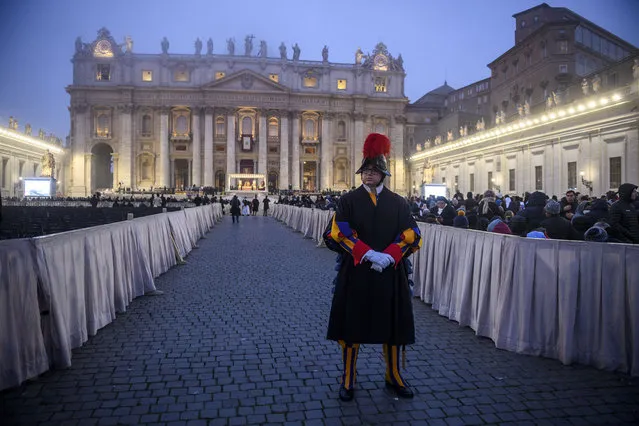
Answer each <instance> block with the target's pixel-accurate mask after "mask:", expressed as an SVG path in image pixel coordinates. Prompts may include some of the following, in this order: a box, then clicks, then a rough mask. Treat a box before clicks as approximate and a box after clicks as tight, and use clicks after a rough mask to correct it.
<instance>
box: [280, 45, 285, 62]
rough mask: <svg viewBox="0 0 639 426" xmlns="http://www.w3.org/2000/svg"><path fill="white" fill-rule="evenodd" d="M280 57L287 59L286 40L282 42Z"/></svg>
mask: <svg viewBox="0 0 639 426" xmlns="http://www.w3.org/2000/svg"><path fill="white" fill-rule="evenodd" d="M280 58H282V59H286V45H285V44H284V42H282V44H280Z"/></svg>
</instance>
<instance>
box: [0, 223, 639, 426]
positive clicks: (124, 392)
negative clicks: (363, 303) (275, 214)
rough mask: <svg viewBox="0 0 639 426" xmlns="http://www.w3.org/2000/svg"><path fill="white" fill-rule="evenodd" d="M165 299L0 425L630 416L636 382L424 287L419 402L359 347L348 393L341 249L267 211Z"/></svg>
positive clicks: (185, 273) (16, 394)
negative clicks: (351, 394)
mask: <svg viewBox="0 0 639 426" xmlns="http://www.w3.org/2000/svg"><path fill="white" fill-rule="evenodd" d="M199 246H200V248H199V249H197V250H194V251H193V252H192V254H191V255H190V256H189V257H188V258H187V261H188V264H187V265H184V266H179V267H176V268H173V269H172V270H170V271H169V272H167V273H166V274H164V275H163V276H161V277H160V278H158V279H157V281H156V283H157V286H158V288H159V289H162V290H164V292H165V294H164V295H161V296H150V297H142V298H139V299H137V300H135V301H134V302H133V303H132V304H131V306H130V307H129V310H128V311H127V312H126V313H125V314H122V315H119V316H118V318H117V320H116V321H115V322H114V323H112V324H111V325H109V326H107V327H105V328H104V329H102V330H100V331H99V333H98V335H97V336H95V337H93V338H91V339H90V340H89V342H88V343H87V344H85V345H84V346H83V347H82V348H80V349H78V350H76V351H74V353H73V360H72V361H73V366H72V367H71V368H69V369H68V370H63V371H53V372H48V373H46V374H44V375H42V376H41V377H39V378H38V379H36V380H33V381H30V382H28V383H26V384H24V385H23V386H22V387H20V388H16V389H12V390H8V391H5V392H2V393H0V424H1V425H3V426H4V425H13V424H25V425H40V424H41V425H44V424H52V425H53V424H55V425H76V424H77V425H92V424H96V425H117V424H148V425H150V424H157V425H160V424H161V425H184V424H186V425H207V424H209V425H243V424H267V423H269V424H282V423H286V424H307V425H322V424H328V425H333V424H335V425H339V424H349V425H355V424H407V425H408V424H410V425H416V424H446V425H455V424H494V423H504V424H516V425H523V424H578V425H581V424H584V425H585V424H630V423H637V422H639V386H638V385H637V382H638V381H639V379H632V380H630V379H629V378H628V377H627V376H625V375H620V374H614V373H609V372H603V371H598V370H595V369H593V368H590V367H583V366H570V367H566V366H563V365H561V363H560V362H558V361H556V360H550V359H542V358H536V357H528V356H522V355H516V354H514V353H510V352H505V351H500V350H498V349H496V348H495V347H494V345H493V343H492V342H491V341H490V340H488V339H483V338H478V337H476V336H475V335H474V332H473V331H472V330H470V329H468V328H460V327H459V326H458V325H457V324H456V323H454V322H452V321H449V320H448V319H446V318H444V317H441V316H439V315H438V314H437V313H436V312H434V311H433V310H431V308H430V307H429V306H427V305H425V304H424V303H422V302H420V301H419V300H417V299H415V303H414V310H415V316H416V326H417V340H418V343H417V344H415V345H414V346H412V347H411V348H409V349H408V351H407V371H406V372H405V377H406V379H407V380H408V381H409V382H410V384H411V385H412V386H413V388H414V389H415V392H416V396H415V398H414V399H413V400H397V399H395V398H394V396H393V395H392V394H389V393H387V391H386V389H385V388H384V380H383V372H384V364H383V358H382V355H381V348H380V347H378V346H373V345H369V346H363V347H362V349H361V351H360V359H359V363H358V384H357V386H358V388H357V391H356V395H355V400H354V401H351V402H349V403H343V402H341V401H339V400H338V399H337V390H338V380H339V376H340V368H341V358H340V351H339V348H338V345H337V344H335V343H333V342H329V341H327V340H326V339H325V332H326V324H327V319H328V312H329V308H330V301H331V281H332V278H333V276H334V274H335V272H334V271H333V265H334V263H333V261H334V256H333V254H332V252H330V251H328V250H327V249H325V248H317V247H316V246H315V244H314V243H313V241H311V240H309V239H303V238H302V236H301V234H299V233H295V232H294V231H292V230H291V229H290V228H287V227H286V226H284V225H283V224H281V223H278V222H277V221H275V220H274V219H272V218H270V217H269V218H264V217H261V216H258V217H246V218H245V217H243V218H242V219H241V221H240V223H239V225H238V224H235V225H234V224H231V218H230V217H228V216H226V217H224V218H223V221H222V222H221V223H220V224H218V225H217V226H216V228H215V229H214V230H213V231H212V232H211V233H209V234H208V238H207V239H204V240H201V241H200V242H199Z"/></svg>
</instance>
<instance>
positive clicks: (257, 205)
mask: <svg viewBox="0 0 639 426" xmlns="http://www.w3.org/2000/svg"><path fill="white" fill-rule="evenodd" d="M259 209H260V200H258V199H257V195H256V196H255V198H253V200H252V201H251V210H252V211H253V216H255V215H257V211H258V210H259Z"/></svg>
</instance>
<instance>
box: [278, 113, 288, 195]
mask: <svg viewBox="0 0 639 426" xmlns="http://www.w3.org/2000/svg"><path fill="white" fill-rule="evenodd" d="M288 116H289V113H288V111H283V113H282V119H281V121H280V179H279V189H288V168H289V165H288V131H289V129H288Z"/></svg>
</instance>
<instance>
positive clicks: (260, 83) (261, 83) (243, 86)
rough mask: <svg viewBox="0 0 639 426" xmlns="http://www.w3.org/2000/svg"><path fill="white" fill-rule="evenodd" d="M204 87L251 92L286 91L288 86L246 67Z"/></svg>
mask: <svg viewBox="0 0 639 426" xmlns="http://www.w3.org/2000/svg"><path fill="white" fill-rule="evenodd" d="M203 88H204V89H221V90H235V91H247V90H248V91H251V92H277V93H286V92H288V87H286V86H283V85H281V84H279V83H276V82H274V81H272V80H271V79H269V78H266V77H264V76H263V75H260V74H258V73H256V72H254V71H251V70H248V69H245V70H241V71H238V72H236V73H233V74H230V75H227V76H226V77H223V78H221V79H219V80H216V81H213V82H211V83H208V84H205V85H204V86H203Z"/></svg>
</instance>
